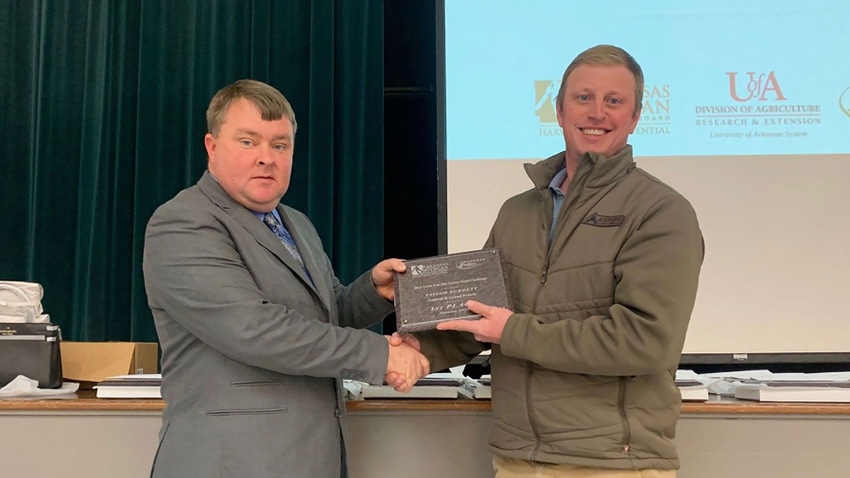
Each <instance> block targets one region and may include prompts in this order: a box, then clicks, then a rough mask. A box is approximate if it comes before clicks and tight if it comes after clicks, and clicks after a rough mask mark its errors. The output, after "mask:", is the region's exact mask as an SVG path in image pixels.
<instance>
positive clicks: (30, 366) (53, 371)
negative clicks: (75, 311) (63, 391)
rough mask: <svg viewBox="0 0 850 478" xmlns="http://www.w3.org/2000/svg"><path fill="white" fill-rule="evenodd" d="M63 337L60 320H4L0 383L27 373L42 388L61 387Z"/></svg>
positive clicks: (0, 334)
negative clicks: (12, 321) (26, 321)
mask: <svg viewBox="0 0 850 478" xmlns="http://www.w3.org/2000/svg"><path fill="white" fill-rule="evenodd" d="M61 340H62V333H61V331H60V330H59V326H58V325H56V324H49V323H48V324H33V323H27V324H18V323H10V322H0V387H3V386H5V385H6V384H8V383H9V382H11V381H12V380H14V379H15V377H17V376H18V375H24V376H26V377H27V378H31V379H33V380H37V381H38V387H39V388H61V387H62V355H61V352H60V348H59V342H60V341H61Z"/></svg>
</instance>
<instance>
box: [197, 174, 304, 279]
mask: <svg viewBox="0 0 850 478" xmlns="http://www.w3.org/2000/svg"><path fill="white" fill-rule="evenodd" d="M198 187H199V188H200V189H201V192H202V193H204V194H205V195H206V196H207V197H208V198H209V199H210V201H212V202H213V204H215V205H216V206H218V207H220V208H221V209H222V210H224V211H225V212H227V214H229V215H230V216H231V217H232V218H234V219H235V220H236V221H238V222H239V223H240V224H242V226H243V227H244V228H245V229H247V230H248V232H250V233H251V235H252V236H254V238H255V239H256V240H257V242H259V243H260V244H261V245H262V246H263V247H265V248H266V249H268V250H269V251H271V252H272V253H273V254H274V255H275V256H277V258H278V259H280V260H281V262H283V263H284V264H286V265H287V266H288V267H289V268H290V269H291V270H292V272H293V273H295V274H296V275H297V276H298V277H300V278H301V280H302V281H303V282H304V283H305V284H306V285H307V286H308V287H310V288H311V289H314V290H315V284H313V282H312V281H311V280H310V279H309V278H308V277H307V275H306V274H305V273H304V270H303V269H302V268H301V266H300V265H299V264H298V262H297V261H296V260H295V258H294V257H292V254H290V253H289V251H287V250H286V247H284V245H283V244H282V243H281V242H280V240H279V239H278V238H277V237H275V235H274V234H269V232H270V231H269V230H268V228H267V227H266V225H265V224H263V222H262V221H260V220H259V219H257V217H256V216H255V215H254V213H253V212H251V210H249V209H248V208H246V207H245V206H243V205H241V204H239V203H238V202H236V200H234V199H233V198H232V197H230V195H228V194H227V192H226V191H225V190H224V188H222V187H221V185H220V184H219V183H218V181H216V180H215V179H213V177H212V175H210V172H209V171H205V172H204V175H203V176H201V179H200V180H199V181H198ZM276 209H277V212H278V213H279V214H280V218H281V219H282V220H283V223H284V225H286V228H287V229H288V230H289V233H290V234H292V237H293V238H294V239H295V242H296V243H298V244H303V242H302V241H301V236H300V234H299V232H298V231H297V230H296V228H294V227H293V225H292V222H291V221H290V219H289V216H288V215H287V214H286V210H284V208H283V206H282V205H280V204H278V205H277V207H276ZM299 252H300V253H301V258H302V259H303V260H304V264H305V266H306V267H307V269H308V270H309V271H310V273H311V274H314V275H315V274H318V273H319V272H318V269H316V259H315V258H314V257H313V254H312V252H310V251H309V250H308V248H299Z"/></svg>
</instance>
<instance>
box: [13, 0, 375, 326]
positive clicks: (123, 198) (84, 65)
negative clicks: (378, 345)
mask: <svg viewBox="0 0 850 478" xmlns="http://www.w3.org/2000/svg"><path fill="white" fill-rule="evenodd" d="M0 1H1V2H2V7H0V85H2V87H3V94H2V95H0V110H2V112H3V113H2V114H3V116H4V121H3V128H2V129H0V200H2V208H0V279H3V280H28V281H35V282H40V283H41V284H43V285H44V289H45V297H44V300H43V304H44V308H45V312H47V313H49V314H50V316H51V319H52V321H53V322H56V323H58V324H59V325H60V326H61V327H62V331H63V335H64V338H65V339H66V340H68V339H70V340H91V341H109V340H133V341H154V340H156V333H155V330H154V326H153V320H152V318H151V314H150V311H149V309H148V307H147V298H146V296H145V291H144V285H143V280H142V272H141V253H142V248H143V240H144V229H145V226H146V224H147V222H148V219H149V218H150V216H151V214H152V213H153V211H154V210H155V209H156V208H157V207H158V206H159V205H160V204H162V203H164V202H165V201H167V200H168V199H170V198H171V197H173V196H174V195H175V194H176V193H177V192H178V191H179V190H181V189H183V188H185V187H187V186H189V185H192V184H194V183H195V182H196V181H197V180H198V178H199V177H200V176H201V174H202V173H203V171H204V170H205V168H206V152H205V150H204V147H203V135H204V133H205V132H206V120H205V111H206V107H207V104H208V103H209V100H210V98H211V97H212V96H213V94H215V92H216V91H217V90H218V89H220V88H221V87H223V86H224V85H226V84H228V83H231V82H233V81H235V80H237V79H240V78H254V79H258V80H262V81H265V82H268V83H270V84H272V85H274V86H275V87H277V88H278V89H279V90H281V92H283V94H284V95H285V96H286V97H287V98H288V99H289V100H290V102H291V103H292V106H293V108H294V109H295V113H296V118H297V119H298V132H297V137H296V142H295V163H294V166H293V176H292V185H291V186H290V189H289V191H288V192H287V194H286V196H284V199H283V202H284V203H286V204H289V205H291V206H293V207H295V208H297V209H300V210H302V211H304V212H305V213H307V214H308V215H309V216H310V218H311V219H312V220H313V221H314V223H315V224H316V227H317V229H318V231H319V233H320V235H321V236H322V239H323V240H324V244H325V248H326V251H327V253H328V255H329V256H330V257H331V258H332V260H333V263H334V266H335V268H336V271H337V274H338V275H339V276H340V279H341V280H343V282H348V281H350V280H352V279H354V278H355V277H356V276H357V275H359V274H360V273H361V272H363V271H364V270H366V269H367V268H369V267H371V266H372V265H374V264H375V263H376V262H377V261H378V260H380V259H381V256H382V249H383V57H382V47H383V46H382V22H383V18H382V16H383V12H382V8H383V7H382V2H381V1H379V0H358V1H356V2H351V1H345V0H336V1H333V0H324V1H322V0H314V1H310V0H280V1H275V0H253V1H248V0H228V1H225V0H218V1H211V0H100V1H94V0H88V1H86V0H73V1H70V0H69V1H56V0H19V1H10V0H0Z"/></svg>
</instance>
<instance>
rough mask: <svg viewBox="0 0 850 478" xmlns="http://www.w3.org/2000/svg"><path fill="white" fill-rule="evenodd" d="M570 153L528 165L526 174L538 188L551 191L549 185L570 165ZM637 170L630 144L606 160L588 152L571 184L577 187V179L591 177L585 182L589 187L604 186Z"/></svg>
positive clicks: (599, 155) (562, 153)
mask: <svg viewBox="0 0 850 478" xmlns="http://www.w3.org/2000/svg"><path fill="white" fill-rule="evenodd" d="M565 155H566V151H561V152H560V153H558V154H556V155H554V156H550V157H549V158H547V159H544V160H542V161H538V162H536V163H533V164H531V163H527V164H526V165H525V172H526V174H528V177H529V178H530V179H531V182H532V183H534V187H535V188H537V189H547V188H548V187H549V182H550V181H551V180H552V178H553V177H555V175H556V174H558V172H559V171H560V170H562V169H564V168H565V167H566V165H567V163H566V156H565ZM634 168H635V161H634V158H633V157H632V146H631V145H630V144H627V145H626V146H624V147H623V149H621V150H620V151H618V152H617V153H616V154H614V155H613V156H611V157H610V158H609V157H606V156H603V155H601V154H599V153H585V155H584V156H583V157H582V158H581V160H580V161H579V165H578V168H576V172H575V177H574V178H573V179H572V180H571V183H573V184H576V179H579V178H584V177H585V176H586V177H587V180H586V182H585V183H584V184H585V186H586V187H593V188H597V187H602V186H605V185H607V184H610V183H612V182H613V181H616V180H617V179H620V178H621V177H622V176H625V175H626V174H628V173H629V172H630V171H631V170H632V169H634Z"/></svg>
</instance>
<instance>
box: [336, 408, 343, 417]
mask: <svg viewBox="0 0 850 478" xmlns="http://www.w3.org/2000/svg"><path fill="white" fill-rule="evenodd" d="M334 416H335V417H337V418H340V417H341V416H342V411H340V409H339V408H335V409H334Z"/></svg>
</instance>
